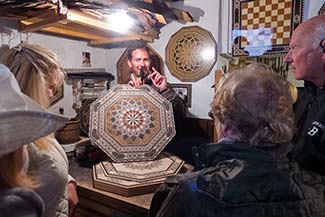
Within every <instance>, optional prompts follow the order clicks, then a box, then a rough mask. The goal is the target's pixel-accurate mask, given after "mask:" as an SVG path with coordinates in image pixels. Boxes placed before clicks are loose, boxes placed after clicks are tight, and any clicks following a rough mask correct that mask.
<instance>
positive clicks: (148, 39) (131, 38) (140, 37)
mask: <svg viewBox="0 0 325 217" xmlns="http://www.w3.org/2000/svg"><path fill="white" fill-rule="evenodd" d="M135 40H143V41H146V42H153V40H154V38H152V37H149V36H146V35H140V34H137V35H130V36H125V37H116V38H107V39H104V40H91V41H90V45H104V44H114V43H122V42H126V41H135Z"/></svg>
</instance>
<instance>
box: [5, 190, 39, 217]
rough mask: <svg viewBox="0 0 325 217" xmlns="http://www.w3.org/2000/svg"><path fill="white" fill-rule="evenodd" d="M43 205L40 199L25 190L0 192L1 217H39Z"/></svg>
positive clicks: (33, 193) (30, 191) (32, 192)
mask: <svg viewBox="0 0 325 217" xmlns="http://www.w3.org/2000/svg"><path fill="white" fill-rule="evenodd" d="M43 213H44V204H43V201H42V199H41V197H40V196H39V195H38V194H36V193H35V192H34V191H32V190H30V189H27V188H13V189H9V190H4V191H0V216H1V217H41V216H43Z"/></svg>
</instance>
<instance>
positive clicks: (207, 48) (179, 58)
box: [166, 26, 217, 82]
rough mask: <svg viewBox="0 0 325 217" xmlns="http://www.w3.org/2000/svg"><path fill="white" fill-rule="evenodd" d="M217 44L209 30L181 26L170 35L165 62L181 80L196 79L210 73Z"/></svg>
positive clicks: (214, 59) (191, 80)
mask: <svg viewBox="0 0 325 217" xmlns="http://www.w3.org/2000/svg"><path fill="white" fill-rule="evenodd" d="M216 51H217V44H216V42H215V40H214V38H213V36H212V34H211V33H210V32H208V31H207V30H205V29H202V28H201V27H199V26H190V27H183V28H181V29H180V30H179V31H177V32H176V33H175V34H174V35H172V36H171V38H170V39H169V42H168V44H167V47H166V64H167V66H168V69H169V71H170V72H171V74H172V75H174V76H175V77H176V78H178V79H179V80H181V81H185V82H194V81H198V80H200V79H201V78H203V77H204V76H206V75H208V74H209V73H210V70H211V69H212V67H213V65H214V64H215V62H216V60H217V57H216Z"/></svg>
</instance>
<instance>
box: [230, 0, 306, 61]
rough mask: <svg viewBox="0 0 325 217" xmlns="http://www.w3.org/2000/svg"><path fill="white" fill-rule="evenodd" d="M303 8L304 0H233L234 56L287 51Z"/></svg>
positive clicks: (300, 18) (272, 53) (300, 19)
mask: <svg viewBox="0 0 325 217" xmlns="http://www.w3.org/2000/svg"><path fill="white" fill-rule="evenodd" d="M302 11H303V0H248V1H247V0H234V2H233V35H232V36H233V41H234V44H233V52H232V53H233V55H234V56H261V55H275V54H283V53H286V52H287V51H288V45H289V43H290V36H291V33H292V31H293V30H294V29H295V28H296V27H297V26H298V25H299V24H300V23H301V21H302Z"/></svg>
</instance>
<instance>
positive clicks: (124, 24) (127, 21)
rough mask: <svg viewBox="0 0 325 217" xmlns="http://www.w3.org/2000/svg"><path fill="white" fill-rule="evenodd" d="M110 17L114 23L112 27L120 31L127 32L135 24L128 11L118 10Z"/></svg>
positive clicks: (110, 20)
mask: <svg viewBox="0 0 325 217" xmlns="http://www.w3.org/2000/svg"><path fill="white" fill-rule="evenodd" d="M108 19H109V22H110V23H111V25H112V28H113V29H114V30H115V31H117V32H120V33H125V32H127V31H128V30H129V29H130V27H131V26H132V25H133V20H132V18H131V17H129V16H128V15H127V13H126V11H118V12H116V13H114V14H113V15H112V16H110V17H109V18H108Z"/></svg>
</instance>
